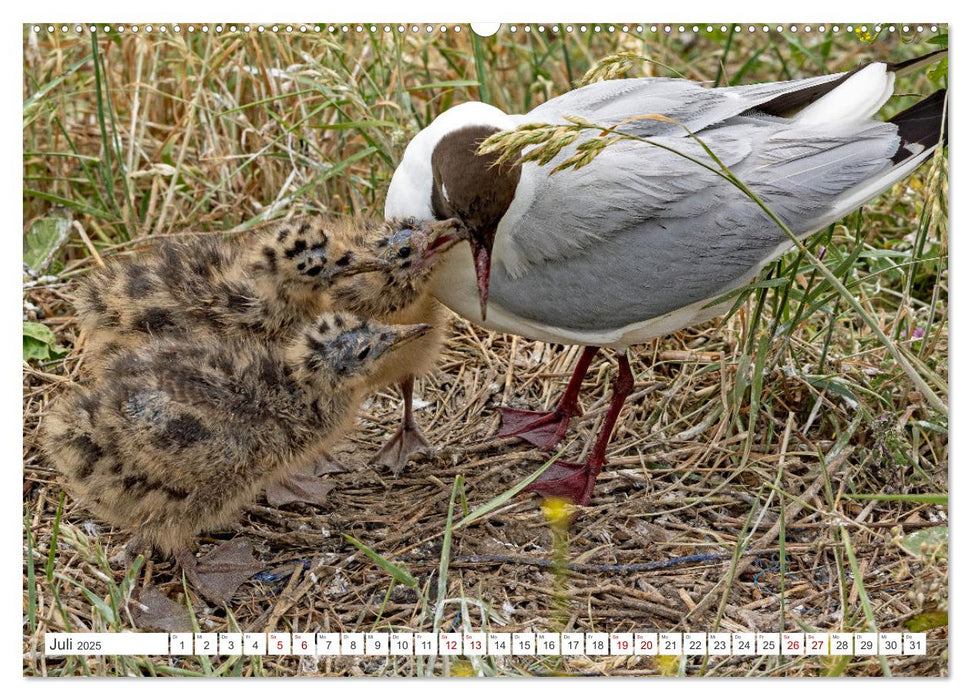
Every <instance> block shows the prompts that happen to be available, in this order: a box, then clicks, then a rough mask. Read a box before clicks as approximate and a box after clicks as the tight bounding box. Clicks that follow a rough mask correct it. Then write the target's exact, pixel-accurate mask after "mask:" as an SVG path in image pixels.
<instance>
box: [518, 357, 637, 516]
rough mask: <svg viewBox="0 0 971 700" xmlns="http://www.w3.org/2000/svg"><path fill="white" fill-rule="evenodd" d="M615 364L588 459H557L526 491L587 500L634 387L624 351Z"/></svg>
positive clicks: (579, 500) (583, 502)
mask: <svg viewBox="0 0 971 700" xmlns="http://www.w3.org/2000/svg"><path fill="white" fill-rule="evenodd" d="M617 364H618V365H619V371H618V373H617V379H616V380H614V385H613V392H612V396H611V397H610V408H609V409H608V410H607V415H606V416H605V417H604V422H603V426H601V428H600V432H599V433H598V434H597V441H596V442H595V443H594V445H593V450H592V451H591V452H590V456H589V457H588V458H587V461H586V462H584V463H582V464H579V463H577V462H567V461H564V460H557V461H556V462H553V464H551V465H550V467H549V469H547V470H546V471H545V472H543V473H542V474H541V475H540V476H539V478H538V479H536V481H534V482H533V483H531V484H530V485H529V486H527V487H526V490H527V491H535V492H536V493H540V494H542V495H544V496H559V497H561V498H566V499H569V500H570V501H572V502H573V503H576V504H578V505H582V506H585V505H588V504H589V503H590V498H591V497H592V496H593V485H594V482H595V481H596V480H597V476H599V474H600V470H601V469H603V466H604V465H605V464H606V463H607V444H608V443H609V442H610V435H611V433H612V432H613V430H614V425H615V424H616V423H617V418H618V417H619V416H620V411H621V409H622V408H623V407H624V402H625V401H626V400H627V397H628V396H630V393H631V392H632V391H633V390H634V374H633V372H631V369H630V362H629V361H628V360H627V354H626V353H621V352H618V353H617Z"/></svg>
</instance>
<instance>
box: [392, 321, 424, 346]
mask: <svg viewBox="0 0 971 700" xmlns="http://www.w3.org/2000/svg"><path fill="white" fill-rule="evenodd" d="M432 328H433V326H431V325H430V324H427V323H415V324H412V325H410V326H398V327H397V328H396V329H395V334H394V335H395V337H394V340H393V341H392V343H391V347H399V346H401V345H404V344H405V343H410V342H411V341H412V340H417V339H418V338H421V337H422V336H423V335H425V334H426V333H428V331H430V330H431V329H432Z"/></svg>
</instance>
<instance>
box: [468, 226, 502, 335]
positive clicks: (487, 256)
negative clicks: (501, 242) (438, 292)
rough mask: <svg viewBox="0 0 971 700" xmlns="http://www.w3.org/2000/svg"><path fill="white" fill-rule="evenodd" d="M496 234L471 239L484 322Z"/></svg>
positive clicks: (493, 232) (492, 232)
mask: <svg viewBox="0 0 971 700" xmlns="http://www.w3.org/2000/svg"><path fill="white" fill-rule="evenodd" d="M495 238H496V232H495V231H488V232H484V233H483V232H476V233H474V234H472V235H471V236H470V238H469V243H470V244H471V246H472V262H473V264H474V265H475V281H476V284H477V285H478V287H479V309H480V310H481V311H482V320H483V321H485V319H486V305H487V304H488V303H489V274H490V272H491V270H492V244H493V242H494V241H495Z"/></svg>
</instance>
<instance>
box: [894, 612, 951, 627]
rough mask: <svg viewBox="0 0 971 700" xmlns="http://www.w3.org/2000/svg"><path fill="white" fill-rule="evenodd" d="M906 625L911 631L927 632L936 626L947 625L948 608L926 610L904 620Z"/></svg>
mask: <svg viewBox="0 0 971 700" xmlns="http://www.w3.org/2000/svg"><path fill="white" fill-rule="evenodd" d="M904 627H906V628H907V629H908V630H910V631H911V632H926V631H927V630H932V629H934V628H936V627H947V610H925V611H924V612H921V613H917V614H916V615H914V616H913V617H911V618H910V619H908V620H904Z"/></svg>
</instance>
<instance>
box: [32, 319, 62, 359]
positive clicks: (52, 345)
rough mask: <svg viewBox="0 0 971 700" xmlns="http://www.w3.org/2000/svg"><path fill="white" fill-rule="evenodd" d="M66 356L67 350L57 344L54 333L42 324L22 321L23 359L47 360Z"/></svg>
mask: <svg viewBox="0 0 971 700" xmlns="http://www.w3.org/2000/svg"><path fill="white" fill-rule="evenodd" d="M66 354H67V348H65V347H64V346H62V345H58V344H57V338H55V337H54V332H53V331H51V329H50V328H48V327H47V326H45V325H44V324H43V323H34V322H32V321H24V359H25V360H49V359H51V358H52V357H61V356H63V355H66Z"/></svg>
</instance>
